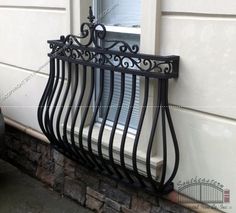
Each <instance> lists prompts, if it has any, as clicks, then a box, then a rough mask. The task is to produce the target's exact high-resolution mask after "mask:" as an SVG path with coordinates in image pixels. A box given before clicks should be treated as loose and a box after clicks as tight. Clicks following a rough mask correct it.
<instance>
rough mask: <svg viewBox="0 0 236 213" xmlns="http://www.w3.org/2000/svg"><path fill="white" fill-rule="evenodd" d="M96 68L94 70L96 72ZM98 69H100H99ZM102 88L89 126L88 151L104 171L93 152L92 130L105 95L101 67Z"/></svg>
mask: <svg viewBox="0 0 236 213" xmlns="http://www.w3.org/2000/svg"><path fill="white" fill-rule="evenodd" d="M94 71H95V70H93V72H94ZM97 71H98V70H97ZM99 76H100V79H99V80H100V85H99V87H100V89H99V94H98V97H97V98H96V99H97V100H96V103H95V108H94V112H93V116H92V119H91V121H90V126H89V131H88V141H87V142H88V151H89V153H90V156H91V158H92V159H93V161H94V162H96V165H97V167H98V168H99V169H100V170H101V171H102V170H103V167H102V166H101V165H100V164H99V163H98V162H97V160H96V157H95V155H94V153H93V148H92V132H93V127H94V124H95V122H96V118H97V113H98V110H99V107H100V105H101V100H102V95H103V90H104V70H103V69H101V70H100V75H99ZM93 78H94V74H93Z"/></svg>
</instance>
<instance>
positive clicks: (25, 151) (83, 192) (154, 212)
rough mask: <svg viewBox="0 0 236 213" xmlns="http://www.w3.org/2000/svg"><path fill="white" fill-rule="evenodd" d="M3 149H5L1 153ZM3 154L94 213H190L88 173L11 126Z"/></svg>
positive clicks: (93, 173)
mask: <svg viewBox="0 0 236 213" xmlns="http://www.w3.org/2000/svg"><path fill="white" fill-rule="evenodd" d="M3 145H5V148H4V149H1V147H2V146H3ZM1 150H2V152H1ZM0 154H1V156H4V158H5V159H6V160H7V161H9V162H11V163H13V164H14V165H16V166H17V167H19V168H21V169H23V170H24V171H25V172H27V173H28V174H30V175H31V176H33V177H36V178H38V179H39V180H41V181H42V182H44V183H45V184H46V185H47V186H49V187H50V188H52V189H53V190H55V191H57V192H58V193H60V194H61V195H62V196H67V197H69V198H71V199H73V200H75V201H76V202H78V203H79V204H80V205H83V206H86V207H87V208H89V209H91V210H94V211H95V212H105V213H118V212H123V213H134V212H140V213H161V212H173V213H174V212H175V213H191V211H189V210H187V209H184V208H182V207H180V206H178V205H176V204H173V203H170V202H168V201H166V200H163V199H159V198H158V197H156V196H152V195H150V194H148V193H145V192H144V191H142V190H137V189H133V188H130V187H129V186H127V185H123V184H121V183H118V182H116V181H114V180H112V179H110V178H107V177H104V176H102V175H99V174H98V173H95V172H93V171H91V170H87V169H86V168H84V167H82V166H80V165H78V164H76V163H75V162H73V161H71V160H69V159H68V158H66V157H64V156H63V155H61V154H60V153H58V152H57V151H55V150H53V149H52V148H51V147H50V145H48V144H46V143H42V142H41V141H39V140H37V139H35V138H32V137H30V136H28V135H26V134H25V133H23V132H21V131H19V130H16V129H14V128H12V127H9V126H7V128H6V137H5V144H3V143H0Z"/></svg>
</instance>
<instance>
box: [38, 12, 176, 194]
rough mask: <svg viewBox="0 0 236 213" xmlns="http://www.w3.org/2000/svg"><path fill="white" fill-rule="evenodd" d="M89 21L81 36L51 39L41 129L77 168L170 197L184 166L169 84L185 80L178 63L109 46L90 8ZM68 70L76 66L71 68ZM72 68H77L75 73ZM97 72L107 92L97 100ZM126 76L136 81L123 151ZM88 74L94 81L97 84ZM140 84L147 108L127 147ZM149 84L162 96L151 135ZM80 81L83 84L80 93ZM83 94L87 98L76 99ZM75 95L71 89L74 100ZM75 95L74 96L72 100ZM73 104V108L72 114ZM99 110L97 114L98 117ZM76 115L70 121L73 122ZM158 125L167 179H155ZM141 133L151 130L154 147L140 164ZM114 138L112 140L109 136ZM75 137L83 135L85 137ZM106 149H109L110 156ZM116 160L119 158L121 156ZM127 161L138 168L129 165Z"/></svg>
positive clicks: (163, 176)
mask: <svg viewBox="0 0 236 213" xmlns="http://www.w3.org/2000/svg"><path fill="white" fill-rule="evenodd" d="M88 18H89V20H90V22H89V23H83V24H82V25H81V34H80V35H79V36H75V35H68V36H66V37H64V36H61V38H60V40H54V41H48V43H49V45H50V48H51V53H49V57H50V74H49V79H48V82H47V85H46V87H45V90H44V92H43V95H42V98H41V100H40V103H39V107H38V121H39V125H40V128H41V129H42V131H43V133H44V134H45V135H46V137H47V138H48V139H49V140H50V142H51V143H52V145H53V146H54V147H55V148H56V149H57V150H58V151H60V152H62V153H63V154H65V155H66V156H67V157H70V158H72V159H73V160H76V161H77V162H78V163H81V164H82V165H84V166H87V167H89V168H92V169H95V170H97V171H99V172H102V173H104V174H106V175H108V176H110V177H113V178H115V179H119V180H121V181H125V182H127V180H128V182H129V183H130V184H133V185H137V184H138V185H139V186H141V187H143V188H146V189H147V190H150V191H152V192H155V193H159V194H164V193H168V192H169V191H171V190H172V189H173V183H172V181H173V179H174V177H175V175H176V173H177V170H178V165H179V148H178V142H177V137H176V134H175V131H174V126H173V122H172V119H171V115H170V110H169V104H168V80H169V79H171V78H177V77H178V66H179V57H178V56H155V55H146V54H140V53H138V49H139V48H138V46H137V45H133V46H130V45H129V44H128V43H126V42H125V41H116V40H111V41H108V40H106V28H105V26H104V25H102V24H98V23H93V20H94V16H93V14H92V10H91V8H90V15H89V17H88ZM55 60H56V65H55ZM65 64H68V65H69V66H68V67H66V66H65ZM72 64H73V65H74V66H75V69H72V68H71V66H72ZM95 72H96V73H100V75H99V76H100V90H98V94H97V95H95V83H96V81H95ZM105 72H109V74H110V82H109V83H110V86H109V87H110V91H109V94H108V97H107V98H108V99H107V100H106V104H107V106H102V105H101V104H102V98H103V96H104V83H105V79H104V75H105ZM115 72H117V73H120V76H121V79H120V86H119V87H120V88H119V97H118V106H117V108H116V109H115V110H113V111H112V112H113V113H114V120H113V123H112V126H111V127H109V128H110V129H109V128H108V127H107V121H108V116H109V113H111V110H110V108H111V104H112V103H113V99H114V94H115V92H117V91H115ZM90 73H91V74H90ZM127 75H131V76H132V83H131V93H130V96H129V106H128V107H129V109H128V112H127V113H128V114H127V116H126V119H125V123H124V129H123V132H122V134H121V135H120V136H119V137H120V138H121V141H120V147H117V141H116V143H114V142H115V140H117V139H116V136H117V134H118V135H119V134H120V133H119V132H120V131H121V130H119V131H118V129H119V127H118V126H119V122H120V117H121V113H122V107H123V105H124V99H125V98H127V97H126V93H127V91H128V90H126V87H127V85H126V79H127V78H126V76H127ZM66 76H67V77H68V78H66ZM87 76H90V77H91V79H89V78H88V77H87ZM138 78H139V79H143V80H144V92H143V103H142V104H141V105H140V106H141V111H140V115H139V117H138V124H137V129H136V134H135V136H134V138H133V139H132V140H129V143H132V144H127V143H128V141H127V140H126V139H127V137H129V136H128V135H129V134H128V133H129V128H130V121H131V119H132V117H133V116H134V115H133V107H134V104H135V99H136V94H137V88H136V81H137V79H138ZM79 79H80V81H79ZM72 81H73V82H74V85H73V84H72ZM150 81H153V82H156V83H157V84H158V91H157V98H156V104H155V106H154V109H155V111H154V117H153V119H152V121H151V128H150V129H146V128H145V126H144V121H145V118H147V117H148V116H149V115H147V108H148V107H149V106H148V104H149V98H150V95H149V86H150ZM79 82H80V83H81V86H80V87H79ZM64 86H65V88H64ZM78 88H79V90H80V92H79V94H78V97H77V95H76V94H77V91H78ZM87 90H88V92H87ZM69 91H71V94H70V92H69ZM87 93H88V94H87ZM68 96H70V97H69V98H68ZM93 99H95V101H94V103H95V107H92V105H93ZM67 100H68V101H69V106H68V107H67V109H66V106H65V105H66V103H67ZM74 103H76V104H75V106H74V107H75V109H74V110H72V106H73V104H74ZM84 103H85V105H84ZM101 107H105V111H104V114H103V116H102V118H101V120H102V121H101V123H100V125H95V124H96V123H97V122H98V120H97V117H98V116H99V115H100V113H99V110H100V109H101ZM92 109H93V113H92V114H91V113H90V111H91V110H92ZM69 117H71V121H70V119H69ZM159 119H160V120H161V122H160V124H161V126H160V130H161V132H162V145H163V163H162V171H161V173H160V177H159V179H157V176H156V174H155V175H154V174H153V171H154V168H153V166H152V155H153V146H154V143H155V142H156V141H155V136H156V133H157V126H158V125H157V124H158V121H159ZM77 121H79V122H77ZM167 125H168V126H169V130H170V134H171V137H172V140H173V148H174V154H175V161H174V165H173V169H172V170H171V172H170V175H167V168H168V166H169V165H168V164H167V160H168V157H169V156H168V155H167V154H168V153H167V148H168V146H169V143H167V132H166V126H167ZM68 126H71V128H68ZM95 126H96V128H99V129H98V130H96V131H97V132H98V135H97V138H95V141H94V138H93V131H94V128H95ZM61 128H62V131H61V130H60V129H61ZM85 128H86V129H87V130H88V134H87V135H86V134H85V132H84V129H85ZM77 129H78V130H77ZM108 129H109V130H108ZM69 131H70V132H69ZM105 131H106V133H105ZM142 131H148V132H147V134H149V138H148V140H147V142H146V143H144V141H142V144H143V145H142V146H145V148H146V153H145V158H141V157H140V155H139V153H140V151H143V150H140V149H139V144H140V141H141V140H145V138H143V137H141V133H142ZM107 132H109V134H110V135H107ZM76 134H78V139H77V137H76ZM69 135H70V137H69ZM145 135H146V134H145ZM105 136H106V137H109V138H108V144H104V143H103V141H104V137H105ZM130 141H131V142H130ZM95 143H97V144H95ZM126 144H127V145H129V147H131V150H129V151H130V152H131V154H130V156H129V154H126V153H128V152H126V151H127V150H126ZM96 145H97V146H96ZM96 148H97V149H96ZM105 149H107V153H108V154H107V155H106V154H105ZM118 149H119V150H118ZM115 155H116V156H115ZM117 155H119V156H118V157H117ZM140 159H145V168H144V169H143V168H142V167H140V166H139V163H140V162H141V161H140ZM128 160H129V162H131V164H129V165H128ZM142 162H143V161H142ZM142 165H143V164H142ZM155 172H156V171H155ZM167 176H168V177H167Z"/></svg>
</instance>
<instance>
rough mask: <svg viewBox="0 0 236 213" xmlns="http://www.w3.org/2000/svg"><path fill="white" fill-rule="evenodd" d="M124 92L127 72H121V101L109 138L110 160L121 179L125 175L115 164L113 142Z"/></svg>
mask: <svg viewBox="0 0 236 213" xmlns="http://www.w3.org/2000/svg"><path fill="white" fill-rule="evenodd" d="M124 94H125V74H124V73H121V87H120V97H119V103H118V108H117V111H116V115H115V119H114V122H113V126H112V130H111V135H110V139H109V160H110V162H111V165H112V167H113V169H114V171H115V172H116V174H117V176H118V177H119V178H120V179H122V178H123V176H122V175H121V173H120V172H119V170H118V169H117V168H116V165H115V161H114V157H113V143H114V136H115V132H116V127H117V124H118V121H119V117H120V112H121V107H122V105H123V101H124Z"/></svg>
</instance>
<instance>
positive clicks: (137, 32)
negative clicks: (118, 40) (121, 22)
mask: <svg viewBox="0 0 236 213" xmlns="http://www.w3.org/2000/svg"><path fill="white" fill-rule="evenodd" d="M106 30H107V32H113V33H129V34H135V35H141V28H140V27H121V26H111V25H106Z"/></svg>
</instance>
